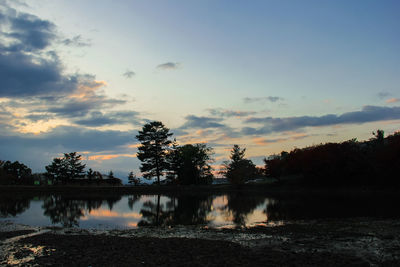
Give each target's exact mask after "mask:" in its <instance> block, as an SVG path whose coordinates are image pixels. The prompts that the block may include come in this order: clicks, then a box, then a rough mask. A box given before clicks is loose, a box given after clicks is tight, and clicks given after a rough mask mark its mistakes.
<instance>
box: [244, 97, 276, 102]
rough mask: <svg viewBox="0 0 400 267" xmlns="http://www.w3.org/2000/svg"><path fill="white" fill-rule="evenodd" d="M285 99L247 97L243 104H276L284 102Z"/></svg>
mask: <svg viewBox="0 0 400 267" xmlns="http://www.w3.org/2000/svg"><path fill="white" fill-rule="evenodd" d="M282 100H283V98H282V97H279V96H264V97H245V98H243V102H244V103H246V104H251V103H259V104H265V103H268V102H271V103H275V102H278V101H282Z"/></svg>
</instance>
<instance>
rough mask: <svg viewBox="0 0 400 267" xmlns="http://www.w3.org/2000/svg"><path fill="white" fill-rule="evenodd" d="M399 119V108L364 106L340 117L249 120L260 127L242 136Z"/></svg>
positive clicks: (248, 129) (247, 130) (247, 131)
mask: <svg viewBox="0 0 400 267" xmlns="http://www.w3.org/2000/svg"><path fill="white" fill-rule="evenodd" d="M396 119H400V107H379V106H364V107H363V108H362V110H360V111H354V112H347V113H343V114H342V115H335V114H328V115H324V116H319V117H317V116H315V117H313V116H301V117H286V118H272V117H265V118H249V119H247V120H246V122H247V123H257V124H262V127H259V128H253V127H244V128H243V129H242V134H245V135H262V134H268V133H272V132H283V131H292V130H296V129H300V128H304V127H318V126H330V125H337V124H351V123H356V124H357V123H358V124H360V123H367V122H374V121H384V120H396Z"/></svg>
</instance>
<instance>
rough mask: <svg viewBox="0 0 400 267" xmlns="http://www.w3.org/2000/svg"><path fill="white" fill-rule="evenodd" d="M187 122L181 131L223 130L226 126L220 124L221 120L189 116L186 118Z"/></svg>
mask: <svg viewBox="0 0 400 267" xmlns="http://www.w3.org/2000/svg"><path fill="white" fill-rule="evenodd" d="M185 120H186V122H185V123H184V124H183V125H182V126H181V127H180V129H189V128H192V129H199V128H201V129H207V128H223V127H226V125H224V124H222V123H220V122H221V121H222V119H221V118H211V117H198V116H195V115H188V116H186V117H185Z"/></svg>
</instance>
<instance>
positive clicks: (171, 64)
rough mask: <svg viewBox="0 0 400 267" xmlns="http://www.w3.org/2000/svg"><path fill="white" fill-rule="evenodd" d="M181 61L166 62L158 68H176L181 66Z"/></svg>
mask: <svg viewBox="0 0 400 267" xmlns="http://www.w3.org/2000/svg"><path fill="white" fill-rule="evenodd" d="M180 66H181V63H178V62H166V63H163V64H160V65H158V66H157V67H156V68H157V69H159V70H176V69H178V68H180Z"/></svg>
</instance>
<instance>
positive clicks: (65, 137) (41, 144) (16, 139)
mask: <svg viewBox="0 0 400 267" xmlns="http://www.w3.org/2000/svg"><path fill="white" fill-rule="evenodd" d="M136 133H137V132H136V131H125V132H123V131H112V130H108V131H100V130H94V129H85V128H81V127H74V126H59V127H56V128H54V129H52V130H51V131H49V132H47V133H42V134H40V135H34V134H17V135H16V134H14V135H7V136H2V137H1V138H0V144H1V146H2V147H9V148H12V147H13V146H15V147H31V148H36V149H40V150H42V151H59V150H60V149H62V150H63V151H59V152H60V153H61V152H66V151H94V152H99V151H114V150H115V149H116V148H117V147H119V146H123V145H126V144H129V143H133V142H136V139H135V135H136ZM54 149H55V150H54ZM9 152H10V153H11V151H10V150H9ZM2 153H3V152H2ZM6 156H7V155H1V157H2V158H4V157H6Z"/></svg>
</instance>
